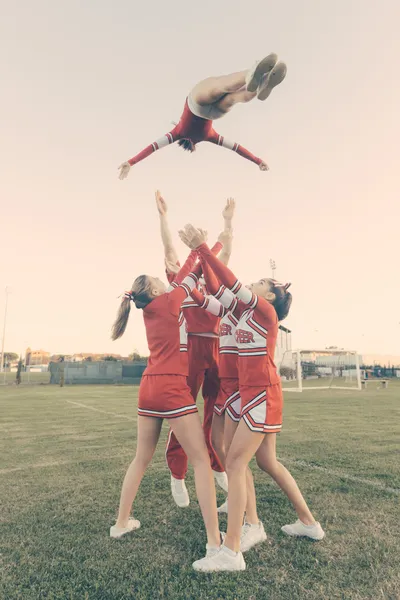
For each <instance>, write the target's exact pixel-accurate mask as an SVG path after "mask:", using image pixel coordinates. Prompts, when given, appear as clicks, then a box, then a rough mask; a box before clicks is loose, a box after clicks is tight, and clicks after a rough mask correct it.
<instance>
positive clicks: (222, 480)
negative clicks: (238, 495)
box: [213, 471, 228, 493]
mask: <svg viewBox="0 0 400 600" xmlns="http://www.w3.org/2000/svg"><path fill="white" fill-rule="evenodd" d="M213 473H214V478H215V481H216V482H217V483H218V485H219V487H220V488H222V489H223V490H224V492H226V493H228V475H227V474H226V473H225V471H222V473H220V472H219V471H213Z"/></svg>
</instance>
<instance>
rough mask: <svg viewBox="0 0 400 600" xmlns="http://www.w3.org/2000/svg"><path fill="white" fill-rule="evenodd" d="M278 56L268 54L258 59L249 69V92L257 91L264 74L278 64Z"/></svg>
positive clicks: (247, 85) (247, 79) (247, 87)
mask: <svg viewBox="0 0 400 600" xmlns="http://www.w3.org/2000/svg"><path fill="white" fill-rule="evenodd" d="M277 60H278V57H277V55H276V54H273V53H272V54H268V56H266V57H265V58H263V59H262V60H258V61H257V62H256V63H255V65H254V66H253V68H252V69H249V71H248V72H247V75H246V90H247V91H248V92H256V91H257V88H258V86H259V85H260V83H261V80H262V77H263V75H265V74H266V73H269V72H270V71H271V69H272V68H273V67H274V66H275V65H276V61H277Z"/></svg>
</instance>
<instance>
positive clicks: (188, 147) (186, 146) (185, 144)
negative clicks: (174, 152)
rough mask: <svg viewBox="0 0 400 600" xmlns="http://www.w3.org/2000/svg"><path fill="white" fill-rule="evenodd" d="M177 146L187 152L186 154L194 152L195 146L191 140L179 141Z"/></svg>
mask: <svg viewBox="0 0 400 600" xmlns="http://www.w3.org/2000/svg"><path fill="white" fill-rule="evenodd" d="M178 146H180V147H181V148H183V149H184V150H187V151H188V152H194V151H195V150H196V146H195V144H193V142H192V140H189V139H184V140H179V142H178Z"/></svg>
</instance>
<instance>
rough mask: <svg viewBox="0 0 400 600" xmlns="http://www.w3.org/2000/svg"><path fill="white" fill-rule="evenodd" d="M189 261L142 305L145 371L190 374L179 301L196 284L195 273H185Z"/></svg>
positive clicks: (161, 373)
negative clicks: (163, 290) (146, 350)
mask: <svg viewBox="0 0 400 600" xmlns="http://www.w3.org/2000/svg"><path fill="white" fill-rule="evenodd" d="M191 265H192V261H191V260H190V262H189V260H188V261H186V263H185V264H184V265H183V267H182V269H181V270H180V272H179V273H178V275H177V277H176V279H175V283H174V285H173V286H172V287H171V288H169V290H170V291H167V292H166V293H165V294H161V295H160V296H157V297H156V298H154V300H152V301H151V302H150V304H148V305H147V306H145V308H144V309H143V318H144V324H145V327H146V336H147V344H148V347H149V351H150V357H149V361H148V364H147V368H146V370H145V372H144V375H184V376H187V375H188V374H189V368H188V357H187V332H186V326H185V321H184V318H183V314H182V309H181V306H182V302H183V301H184V300H185V298H187V297H188V296H189V295H190V293H191V292H192V290H193V289H194V288H195V287H196V285H197V282H198V276H197V274H196V273H190V274H187V272H188V270H189V267H191Z"/></svg>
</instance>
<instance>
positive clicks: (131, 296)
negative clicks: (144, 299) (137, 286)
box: [124, 292, 135, 302]
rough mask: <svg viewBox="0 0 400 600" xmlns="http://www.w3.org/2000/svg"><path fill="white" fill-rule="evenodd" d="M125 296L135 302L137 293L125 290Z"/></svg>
mask: <svg viewBox="0 0 400 600" xmlns="http://www.w3.org/2000/svg"><path fill="white" fill-rule="evenodd" d="M124 298H127V299H128V300H131V301H132V302H133V301H134V299H135V294H134V292H125V293H124Z"/></svg>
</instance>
